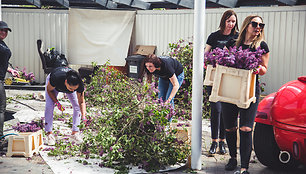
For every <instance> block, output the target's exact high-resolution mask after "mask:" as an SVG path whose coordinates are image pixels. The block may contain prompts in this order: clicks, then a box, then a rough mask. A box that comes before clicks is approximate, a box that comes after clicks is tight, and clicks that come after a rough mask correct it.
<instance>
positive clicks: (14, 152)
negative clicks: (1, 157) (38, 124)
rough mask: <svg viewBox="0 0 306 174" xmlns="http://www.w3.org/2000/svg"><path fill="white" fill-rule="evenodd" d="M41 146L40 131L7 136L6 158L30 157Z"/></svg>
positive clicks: (41, 137) (41, 136)
mask: <svg viewBox="0 0 306 174" xmlns="http://www.w3.org/2000/svg"><path fill="white" fill-rule="evenodd" d="M42 146H43V135H42V130H39V131H37V132H24V133H19V134H18V135H17V136H16V135H11V136H9V139H8V149H7V153H6V156H9V157H11V156H24V157H32V156H33V154H34V153H38V151H39V150H40V149H41V148H42Z"/></svg>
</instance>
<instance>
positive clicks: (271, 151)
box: [254, 123, 298, 169]
mask: <svg viewBox="0 0 306 174" xmlns="http://www.w3.org/2000/svg"><path fill="white" fill-rule="evenodd" d="M254 151H255V154H256V157H257V158H258V160H259V162H260V163H261V164H263V165H265V166H267V167H270V168H277V169H279V168H282V169H291V168H294V167H297V165H298V162H297V161H296V160H295V159H293V157H292V156H291V159H290V161H289V162H288V163H286V164H284V163H282V162H280V160H279V158H278V157H279V153H280V149H279V147H278V145H277V143H276V141H275V138H274V133H273V127H272V126H271V125H266V124H262V123H256V126H255V131H254Z"/></svg>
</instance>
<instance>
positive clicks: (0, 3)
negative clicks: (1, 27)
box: [0, 0, 2, 21]
mask: <svg viewBox="0 0 306 174" xmlns="http://www.w3.org/2000/svg"><path fill="white" fill-rule="evenodd" d="M0 21H2V2H1V0H0Z"/></svg>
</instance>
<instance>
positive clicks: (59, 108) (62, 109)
mask: <svg viewBox="0 0 306 174" xmlns="http://www.w3.org/2000/svg"><path fill="white" fill-rule="evenodd" d="M55 106H57V109H58V110H60V111H62V112H63V111H64V110H65V108H64V106H62V105H61V104H60V102H59V101H57V102H56V103H55Z"/></svg>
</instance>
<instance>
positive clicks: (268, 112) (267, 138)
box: [254, 76, 306, 168]
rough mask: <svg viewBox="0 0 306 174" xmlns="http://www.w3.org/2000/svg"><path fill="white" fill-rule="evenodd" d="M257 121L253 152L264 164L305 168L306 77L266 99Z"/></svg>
mask: <svg viewBox="0 0 306 174" xmlns="http://www.w3.org/2000/svg"><path fill="white" fill-rule="evenodd" d="M255 122H256V126H255V131H254V151H255V154H256V156H257V158H258V160H259V161H260V162H261V163H262V164H263V165H265V166H268V167H272V168H278V167H284V168H293V167H296V166H297V165H299V164H300V163H303V164H304V165H306V76H302V77H299V78H298V80H293V81H290V82H288V83H286V84H285V85H283V86H282V87H281V88H280V89H279V90H278V91H277V92H275V93H272V94H270V95H268V96H267V97H265V98H264V99H263V100H262V101H261V102H260V103H259V106H258V110H257V115H256V118H255Z"/></svg>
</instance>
